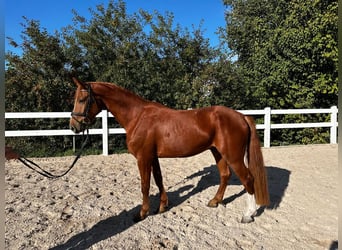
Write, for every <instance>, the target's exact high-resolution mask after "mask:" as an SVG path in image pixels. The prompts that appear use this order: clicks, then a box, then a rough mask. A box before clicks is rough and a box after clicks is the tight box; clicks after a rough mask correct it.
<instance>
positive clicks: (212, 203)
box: [208, 199, 219, 207]
mask: <svg viewBox="0 0 342 250" xmlns="http://www.w3.org/2000/svg"><path fill="white" fill-rule="evenodd" d="M218 204H219V202H218V201H217V200H215V199H212V200H211V201H209V203H208V207H218Z"/></svg>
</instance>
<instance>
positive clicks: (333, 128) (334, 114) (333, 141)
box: [330, 106, 338, 144]
mask: <svg viewBox="0 0 342 250" xmlns="http://www.w3.org/2000/svg"><path fill="white" fill-rule="evenodd" d="M337 112H338V109H337V107H336V106H332V107H331V116H330V122H331V127H330V144H336V143H337V140H336V138H337Z"/></svg>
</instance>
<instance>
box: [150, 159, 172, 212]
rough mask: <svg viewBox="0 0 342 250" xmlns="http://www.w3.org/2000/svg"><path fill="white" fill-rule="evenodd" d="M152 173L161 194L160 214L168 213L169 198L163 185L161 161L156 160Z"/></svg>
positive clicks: (153, 163)
mask: <svg viewBox="0 0 342 250" xmlns="http://www.w3.org/2000/svg"><path fill="white" fill-rule="evenodd" d="M152 172H153V177H154V180H155V182H156V185H157V186H158V188H159V193H160V204H159V210H158V213H163V212H165V211H166V209H167V207H168V198H167V194H166V192H165V188H164V185H163V177H162V174H161V170H160V165H159V160H158V158H157V157H156V158H154V160H153V162H152Z"/></svg>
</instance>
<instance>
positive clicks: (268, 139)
mask: <svg viewBox="0 0 342 250" xmlns="http://www.w3.org/2000/svg"><path fill="white" fill-rule="evenodd" d="M264 110H265V116H264V125H265V129H264V147H265V148H269V147H271V108H270V107H266V108H265V109H264Z"/></svg>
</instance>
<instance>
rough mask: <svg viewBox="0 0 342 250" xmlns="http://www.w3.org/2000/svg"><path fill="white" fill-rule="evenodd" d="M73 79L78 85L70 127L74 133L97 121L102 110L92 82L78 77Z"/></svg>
mask: <svg viewBox="0 0 342 250" xmlns="http://www.w3.org/2000/svg"><path fill="white" fill-rule="evenodd" d="M72 80H73V81H74V83H75V84H76V86H77V90H76V92H75V103H74V109H73V111H72V112H71V118H70V129H71V130H72V131H73V132H74V133H80V132H82V131H84V130H85V129H86V128H87V127H88V126H90V125H92V124H93V123H94V122H95V118H96V115H97V114H98V113H99V112H100V111H101V108H100V107H99V105H98V103H97V101H96V98H95V96H94V93H93V90H92V88H91V85H90V83H83V82H81V81H79V80H78V79H77V78H75V77H73V78H72Z"/></svg>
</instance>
